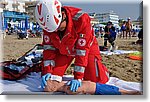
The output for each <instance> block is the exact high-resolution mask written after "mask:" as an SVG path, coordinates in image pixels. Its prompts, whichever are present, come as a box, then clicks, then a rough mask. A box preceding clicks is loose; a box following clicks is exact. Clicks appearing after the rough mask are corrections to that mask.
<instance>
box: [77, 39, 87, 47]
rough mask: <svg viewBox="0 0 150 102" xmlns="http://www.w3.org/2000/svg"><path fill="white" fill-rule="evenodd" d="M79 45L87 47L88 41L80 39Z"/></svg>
mask: <svg viewBox="0 0 150 102" xmlns="http://www.w3.org/2000/svg"><path fill="white" fill-rule="evenodd" d="M78 44H79V46H85V45H86V40H85V39H79V40H78Z"/></svg>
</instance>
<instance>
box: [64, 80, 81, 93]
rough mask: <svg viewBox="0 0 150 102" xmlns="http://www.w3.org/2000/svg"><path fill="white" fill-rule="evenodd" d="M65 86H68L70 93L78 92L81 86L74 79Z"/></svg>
mask: <svg viewBox="0 0 150 102" xmlns="http://www.w3.org/2000/svg"><path fill="white" fill-rule="evenodd" d="M67 85H69V86H70V90H71V91H72V92H75V91H77V90H78V88H79V87H80V86H81V85H82V84H81V81H79V80H75V79H74V80H71V81H69V82H68V83H67Z"/></svg>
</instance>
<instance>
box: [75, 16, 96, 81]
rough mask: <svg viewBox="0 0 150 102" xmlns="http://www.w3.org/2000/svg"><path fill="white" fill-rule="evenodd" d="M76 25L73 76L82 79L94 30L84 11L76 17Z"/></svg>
mask: <svg viewBox="0 0 150 102" xmlns="http://www.w3.org/2000/svg"><path fill="white" fill-rule="evenodd" d="M77 26H78V32H79V35H78V38H77V41H76V45H75V49H76V56H75V67H74V76H75V77H74V78H75V79H81V80H82V78H83V77H84V71H85V67H86V66H87V63H88V54H89V49H90V46H91V44H92V42H93V40H94V37H93V36H94V32H93V29H92V27H91V24H90V17H89V16H88V14H86V13H84V14H83V15H82V16H81V17H80V18H78V24H77Z"/></svg>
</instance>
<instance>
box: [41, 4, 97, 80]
mask: <svg viewBox="0 0 150 102" xmlns="http://www.w3.org/2000/svg"><path fill="white" fill-rule="evenodd" d="M64 8H65V10H66V12H67V17H68V24H67V28H66V31H65V34H64V36H63V38H62V39H61V40H60V38H59V36H58V33H57V32H52V33H49V32H46V31H44V36H43V45H44V52H43V57H44V61H45V62H44V69H43V74H46V73H52V67H53V66H55V63H57V62H55V63H54V58H55V55H56V54H57V53H60V54H62V55H67V56H74V57H75V68H76V69H75V74H74V75H75V79H82V78H83V76H84V70H85V69H84V68H85V67H86V66H87V62H88V54H89V51H90V46H91V45H92V44H93V43H94V42H96V43H97V41H96V39H95V37H94V34H93V33H94V32H93V29H92V27H91V24H90V17H89V16H88V14H87V13H82V12H81V13H79V12H80V11H81V9H79V8H74V7H66V6H64ZM91 53H94V54H96V53H97V54H99V51H98V52H97V51H96V52H91ZM62 61H63V59H62Z"/></svg>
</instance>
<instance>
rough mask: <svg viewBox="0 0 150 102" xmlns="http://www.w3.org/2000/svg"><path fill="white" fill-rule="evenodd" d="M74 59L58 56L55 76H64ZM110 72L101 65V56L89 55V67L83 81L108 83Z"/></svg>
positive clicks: (54, 71) (54, 69) (54, 70)
mask: <svg viewBox="0 0 150 102" xmlns="http://www.w3.org/2000/svg"><path fill="white" fill-rule="evenodd" d="M73 58H74V57H71V56H66V55H62V54H57V55H56V58H55V67H54V68H53V73H52V74H53V75H59V76H63V75H64V73H65V71H66V69H67V68H68V66H69V65H70V64H71V62H72V60H73ZM108 79H109V78H108V70H107V68H106V67H105V66H104V65H103V64H102V63H101V57H100V55H93V54H90V53H89V56H88V65H87V67H86V68H85V73H84V78H83V80H89V81H92V82H99V83H106V82H107V81H108Z"/></svg>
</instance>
